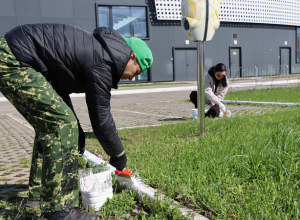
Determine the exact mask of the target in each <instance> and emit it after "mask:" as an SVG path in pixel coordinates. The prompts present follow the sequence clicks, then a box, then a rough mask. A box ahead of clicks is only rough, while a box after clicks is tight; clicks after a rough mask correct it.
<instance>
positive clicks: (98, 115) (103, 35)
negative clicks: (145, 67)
mask: <svg viewBox="0 0 300 220" xmlns="http://www.w3.org/2000/svg"><path fill="white" fill-rule="evenodd" d="M5 39H6V41H7V43H8V46H9V48H10V49H11V51H12V53H13V54H14V55H15V57H16V58H17V60H18V61H19V62H20V63H21V65H22V66H29V67H32V68H34V69H35V70H36V71H38V72H41V73H42V74H43V75H44V76H45V77H46V79H47V80H48V81H49V82H50V83H51V84H52V86H53V88H54V89H56V90H60V91H64V92H65V93H68V94H70V93H80V92H84V93H85V94H86V102H87V106H88V110H89V116H90V120H91V123H92V127H93V130H94V133H95V135H96V136H97V138H98V140H99V142H100V144H101V145H102V147H103V148H104V150H105V152H106V153H107V154H108V155H117V154H119V153H121V152H122V151H123V145H122V143H121V141H120V139H119V137H118V133H117V130H116V126H115V123H114V120H113V118H112V115H111V113H110V98H111V94H110V91H111V88H112V87H113V88H117V84H118V82H119V80H120V78H121V76H122V74H123V72H124V69H125V67H126V65H127V63H128V61H129V59H130V55H131V53H132V50H131V48H130V47H129V46H128V45H127V43H126V41H125V40H124V39H123V37H122V36H121V35H120V34H118V33H117V32H116V31H115V30H113V29H110V28H106V27H100V28H97V29H95V30H94V32H93V34H91V33H89V32H87V31H84V30H82V29H80V28H78V27H74V26H71V25H66V24H27V25H21V26H17V27H15V28H14V29H12V30H10V31H9V32H7V33H6V34H5Z"/></svg>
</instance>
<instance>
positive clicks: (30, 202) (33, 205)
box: [25, 200, 40, 208]
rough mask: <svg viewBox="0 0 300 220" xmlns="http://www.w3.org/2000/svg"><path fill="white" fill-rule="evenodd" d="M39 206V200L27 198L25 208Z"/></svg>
mask: <svg viewBox="0 0 300 220" xmlns="http://www.w3.org/2000/svg"><path fill="white" fill-rule="evenodd" d="M35 207H40V201H32V200H28V201H27V202H26V204H25V208H35Z"/></svg>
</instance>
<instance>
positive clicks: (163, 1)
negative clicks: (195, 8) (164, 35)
mask: <svg viewBox="0 0 300 220" xmlns="http://www.w3.org/2000/svg"><path fill="white" fill-rule="evenodd" d="M155 11H156V17H157V20H181V0H155Z"/></svg>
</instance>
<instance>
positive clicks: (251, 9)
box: [0, 0, 300, 82]
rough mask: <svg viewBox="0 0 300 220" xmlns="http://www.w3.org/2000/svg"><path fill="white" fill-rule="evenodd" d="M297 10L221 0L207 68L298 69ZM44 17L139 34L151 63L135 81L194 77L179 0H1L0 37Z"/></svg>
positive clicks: (276, 1) (192, 48) (296, 4)
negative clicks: (262, 67)
mask: <svg viewBox="0 0 300 220" xmlns="http://www.w3.org/2000/svg"><path fill="white" fill-rule="evenodd" d="M299 9H300V1H299V0H289V1H286V0H265V1H261V0H220V10H219V17H220V21H221V25H220V27H219V29H218V30H217V31H216V33H215V35H214V37H213V39H212V40H211V41H208V42H205V69H206V71H207V70H208V69H209V68H210V67H211V66H213V65H215V64H217V63H224V64H225V65H226V67H227V69H232V68H237V67H253V66H256V67H260V66H279V65H281V66H286V65H287V66H288V71H289V73H290V74H295V73H300V10H299ZM49 22H50V23H66V24H72V25H75V26H78V27H80V28H82V29H85V30H87V31H89V32H93V30H94V29H95V28H96V27H98V26H108V27H112V28H114V29H116V30H117V31H118V32H119V33H120V34H122V35H124V36H127V37H130V36H134V37H139V38H141V39H143V40H144V41H145V42H146V43H147V44H148V45H149V47H150V48H151V50H152V52H153V57H154V62H153V65H152V67H151V68H150V69H149V71H148V72H147V73H146V74H143V75H141V76H137V77H136V78H135V81H136V82H147V81H152V82H155V81H160V82H162V81H186V80H196V79H197V43H196V42H191V41H190V40H189V38H188V36H187V34H186V33H185V31H184V30H183V28H182V27H181V0H126V1H125V0H110V1H107V0H51V1H49V0H14V1H11V0H0V36H3V35H4V34H5V33H6V31H8V30H10V29H11V28H13V27H15V26H17V25H20V24H27V23H49ZM241 77H243V75H242V74H241Z"/></svg>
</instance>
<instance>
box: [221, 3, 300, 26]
mask: <svg viewBox="0 0 300 220" xmlns="http://www.w3.org/2000/svg"><path fill="white" fill-rule="evenodd" d="M219 18H220V21H227V22H250V23H266V24H281V25H294V26H299V25H300V1H299V0H288V1H287V0H264V1H262V0H220V15H219Z"/></svg>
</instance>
